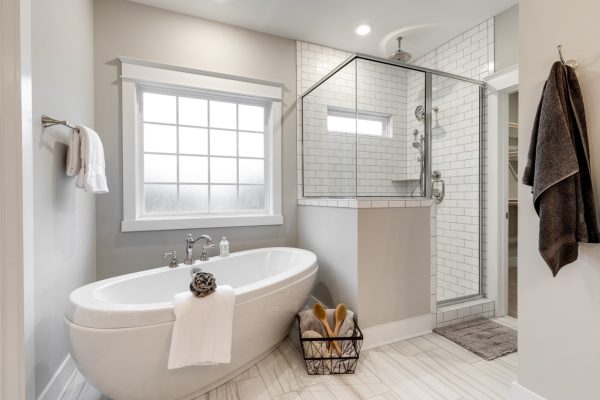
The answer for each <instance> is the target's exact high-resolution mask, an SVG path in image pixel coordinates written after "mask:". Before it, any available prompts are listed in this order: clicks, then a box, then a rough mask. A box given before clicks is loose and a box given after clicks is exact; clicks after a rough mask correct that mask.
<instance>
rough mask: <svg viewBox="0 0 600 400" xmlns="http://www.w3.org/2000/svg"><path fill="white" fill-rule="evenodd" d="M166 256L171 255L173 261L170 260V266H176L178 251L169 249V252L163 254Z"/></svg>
mask: <svg viewBox="0 0 600 400" xmlns="http://www.w3.org/2000/svg"><path fill="white" fill-rule="evenodd" d="M163 257H164V258H167V257H171V261H170V262H169V268H175V267H176V266H177V265H178V264H177V252H176V251H175V250H173V251H169V252H168V253H165V254H163Z"/></svg>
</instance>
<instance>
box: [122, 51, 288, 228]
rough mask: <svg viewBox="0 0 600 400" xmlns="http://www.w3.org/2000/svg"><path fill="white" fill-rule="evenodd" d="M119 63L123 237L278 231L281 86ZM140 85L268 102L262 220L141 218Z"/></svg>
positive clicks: (241, 217)
mask: <svg viewBox="0 0 600 400" xmlns="http://www.w3.org/2000/svg"><path fill="white" fill-rule="evenodd" d="M119 61H120V63H121V75H120V77H121V96H122V97H121V107H122V109H121V111H122V140H123V153H122V157H123V158H122V159H123V176H122V178H123V220H122V222H121V231H122V232H132V231H153V230H170V229H193V228H219V227H233V226H257V225H281V224H283V216H282V182H281V157H282V155H281V143H282V133H281V131H282V121H281V118H282V111H281V101H282V97H283V93H282V92H283V90H282V85H281V84H278V83H273V82H266V81H260V80H254V79H250V78H245V77H236V76H232V75H225V74H219V73H215V72H207V71H201V70H194V69H190V68H183V67H176V66H169V65H164V64H157V63H152V62H148V61H138V60H132V59H126V58H119ZM138 85H143V86H146V85H159V86H160V85H165V86H168V87H178V88H181V89H183V90H185V89H194V90H207V91H212V92H215V93H224V94H229V95H237V96H250V97H253V98H261V99H265V100H268V101H269V102H271V107H270V118H269V123H268V124H267V125H268V129H267V130H266V131H265V135H268V137H269V140H268V147H267V149H266V152H265V163H268V165H269V168H268V172H267V174H266V176H265V179H266V182H265V187H266V188H270V190H268V191H267V193H265V196H266V198H265V200H266V203H267V206H268V209H267V213H266V214H223V215H219V214H213V215H209V216H202V217H199V216H198V217H196V216H182V217H178V216H172V217H158V216H157V217H154V216H153V217H142V216H140V213H139V206H138V199H139V197H140V192H139V177H140V169H139V168H140V162H139V161H140V153H139V138H138V126H139V125H138V124H139V116H138V112H137V105H138V90H137V86H138Z"/></svg>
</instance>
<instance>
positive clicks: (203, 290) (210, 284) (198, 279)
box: [190, 272, 217, 297]
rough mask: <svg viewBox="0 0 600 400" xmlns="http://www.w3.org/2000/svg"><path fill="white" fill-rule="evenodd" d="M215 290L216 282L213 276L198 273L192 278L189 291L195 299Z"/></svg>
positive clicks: (206, 273)
mask: <svg viewBox="0 0 600 400" xmlns="http://www.w3.org/2000/svg"><path fill="white" fill-rule="evenodd" d="M216 289H217V280H216V279H215V277H214V276H213V274H211V273H208V272H198V273H197V274H195V275H194V277H193V278H192V282H191V283H190V290H191V292H192V293H194V296H196V297H205V296H208V295H209V294H211V293H213V292H214V291H215V290H216Z"/></svg>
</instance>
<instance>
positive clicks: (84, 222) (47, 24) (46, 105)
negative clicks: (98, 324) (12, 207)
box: [32, 0, 96, 397]
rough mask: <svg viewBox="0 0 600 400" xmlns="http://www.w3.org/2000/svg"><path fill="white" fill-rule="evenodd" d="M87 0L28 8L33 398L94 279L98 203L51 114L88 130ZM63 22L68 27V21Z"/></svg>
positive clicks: (64, 351)
mask: <svg viewBox="0 0 600 400" xmlns="http://www.w3.org/2000/svg"><path fill="white" fill-rule="evenodd" d="M92 11H93V7H92V1H91V0H89V1H88V0H55V1H47V0H34V1H32V90H33V135H34V136H33V174H34V238H33V239H34V240H33V243H35V246H34V253H35V255H34V257H35V277H34V287H35V306H34V307H35V310H34V312H35V374H36V379H35V381H36V397H37V396H38V395H39V394H40V392H41V391H42V390H43V389H44V388H45V387H46V385H47V384H48V382H49V381H50V379H51V378H52V376H53V375H54V373H55V372H56V370H57V369H58V367H59V366H60V364H61V363H62V362H63V360H64V359H65V357H66V356H67V355H68V353H69V345H68V339H67V335H66V331H65V327H64V322H63V317H64V313H65V310H66V308H67V304H68V296H69V293H70V292H71V291H72V290H74V289H76V288H77V287H79V286H82V285H84V284H86V283H89V282H92V281H94V279H95V274H96V272H95V271H96V267H95V260H96V254H95V243H96V236H95V206H94V203H95V201H94V200H95V199H94V195H91V194H87V193H85V192H83V191H82V190H80V189H75V181H74V178H69V177H67V176H66V175H65V172H64V165H65V154H66V146H65V145H63V144H60V143H55V142H54V139H53V135H52V132H62V133H67V132H68V130H67V129H66V128H60V127H57V128H49V129H46V130H43V129H42V126H41V124H40V116H41V115H42V114H48V115H50V116H54V117H56V118H61V119H62V118H64V119H69V120H71V121H76V122H77V123H81V124H84V125H89V126H93V98H94V97H93V49H92V45H93V29H92V26H93V16H92ZM66 16H68V21H67V20H65V17H66Z"/></svg>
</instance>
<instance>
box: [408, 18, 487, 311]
mask: <svg viewBox="0 0 600 400" xmlns="http://www.w3.org/2000/svg"><path fill="white" fill-rule="evenodd" d="M493 46H494V19H493V18H491V19H489V20H487V21H485V22H482V23H481V24H479V25H477V26H475V27H473V28H472V29H470V30H468V31H467V32H465V33H463V34H462V35H460V36H458V37H456V38H454V39H452V40H450V41H448V42H446V43H444V44H443V45H441V46H440V47H438V48H437V49H435V50H433V51H431V52H429V53H427V54H425V55H424V56H422V57H420V58H419V59H417V60H415V61H414V64H416V65H420V66H423V67H427V68H431V69H435V70H439V71H444V72H449V73H452V74H456V75H461V76H465V77H468V78H473V79H478V80H483V78H484V77H486V76H487V75H489V74H490V73H491V72H493V71H492V69H493V63H494V60H493V57H494V47H493ZM408 84H409V88H408V105H409V111H410V109H411V108H412V110H413V112H414V108H415V107H416V106H417V105H419V104H422V103H420V101H419V100H415V99H414V97H416V96H419V95H420V93H419V91H420V90H422V88H421V86H420V85H419V84H418V83H414V81H413V80H411V79H410V78H409V79H408ZM432 86H433V88H432V107H437V108H438V112H434V113H433V115H432V118H433V121H432V125H433V129H432V170H439V171H440V172H441V173H442V178H443V179H444V180H445V181H446V197H445V199H444V201H443V202H442V203H441V204H439V205H437V206H436V207H435V217H436V229H435V234H436V238H435V242H436V249H435V254H436V255H435V262H436V268H435V269H436V276H437V285H436V298H437V300H438V301H443V300H448V299H453V298H456V297H462V296H467V295H471V294H476V293H478V292H479V285H480V279H485V259H486V257H485V254H482V255H483V257H482V261H483V266H482V267H483V271H484V276H481V277H480V271H479V269H480V259H479V252H480V251H481V252H482V253H483V252H484V249H485V228H484V230H483V232H482V233H483V243H482V244H481V249H480V247H479V240H480V239H479V235H480V223H479V218H480V212H481V213H482V215H483V216H485V198H484V199H482V200H483V204H484V206H483V209H482V210H481V211H480V210H479V208H480V207H479V201H480V199H479V196H480V195H479V189H480V184H481V185H482V191H483V192H484V191H485V186H483V185H485V174H486V161H485V154H486V143H487V141H486V140H485V132H486V130H485V127H484V134H483V138H484V140H483V143H482V147H481V148H480V143H479V130H480V120H479V87H478V86H477V85H474V84H470V83H466V82H460V81H456V80H454V79H449V78H445V77H442V76H435V75H434V76H433V82H432ZM484 115H485V113H484ZM409 121H410V119H409ZM415 121H416V120H415ZM483 122H485V121H483ZM409 129H412V127H410V128H409ZM480 156H481V157H480ZM480 164H481V167H482V169H483V177H482V182H481V183H480V182H479V168H480ZM484 227H485V221H484ZM484 282H485V280H484Z"/></svg>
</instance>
